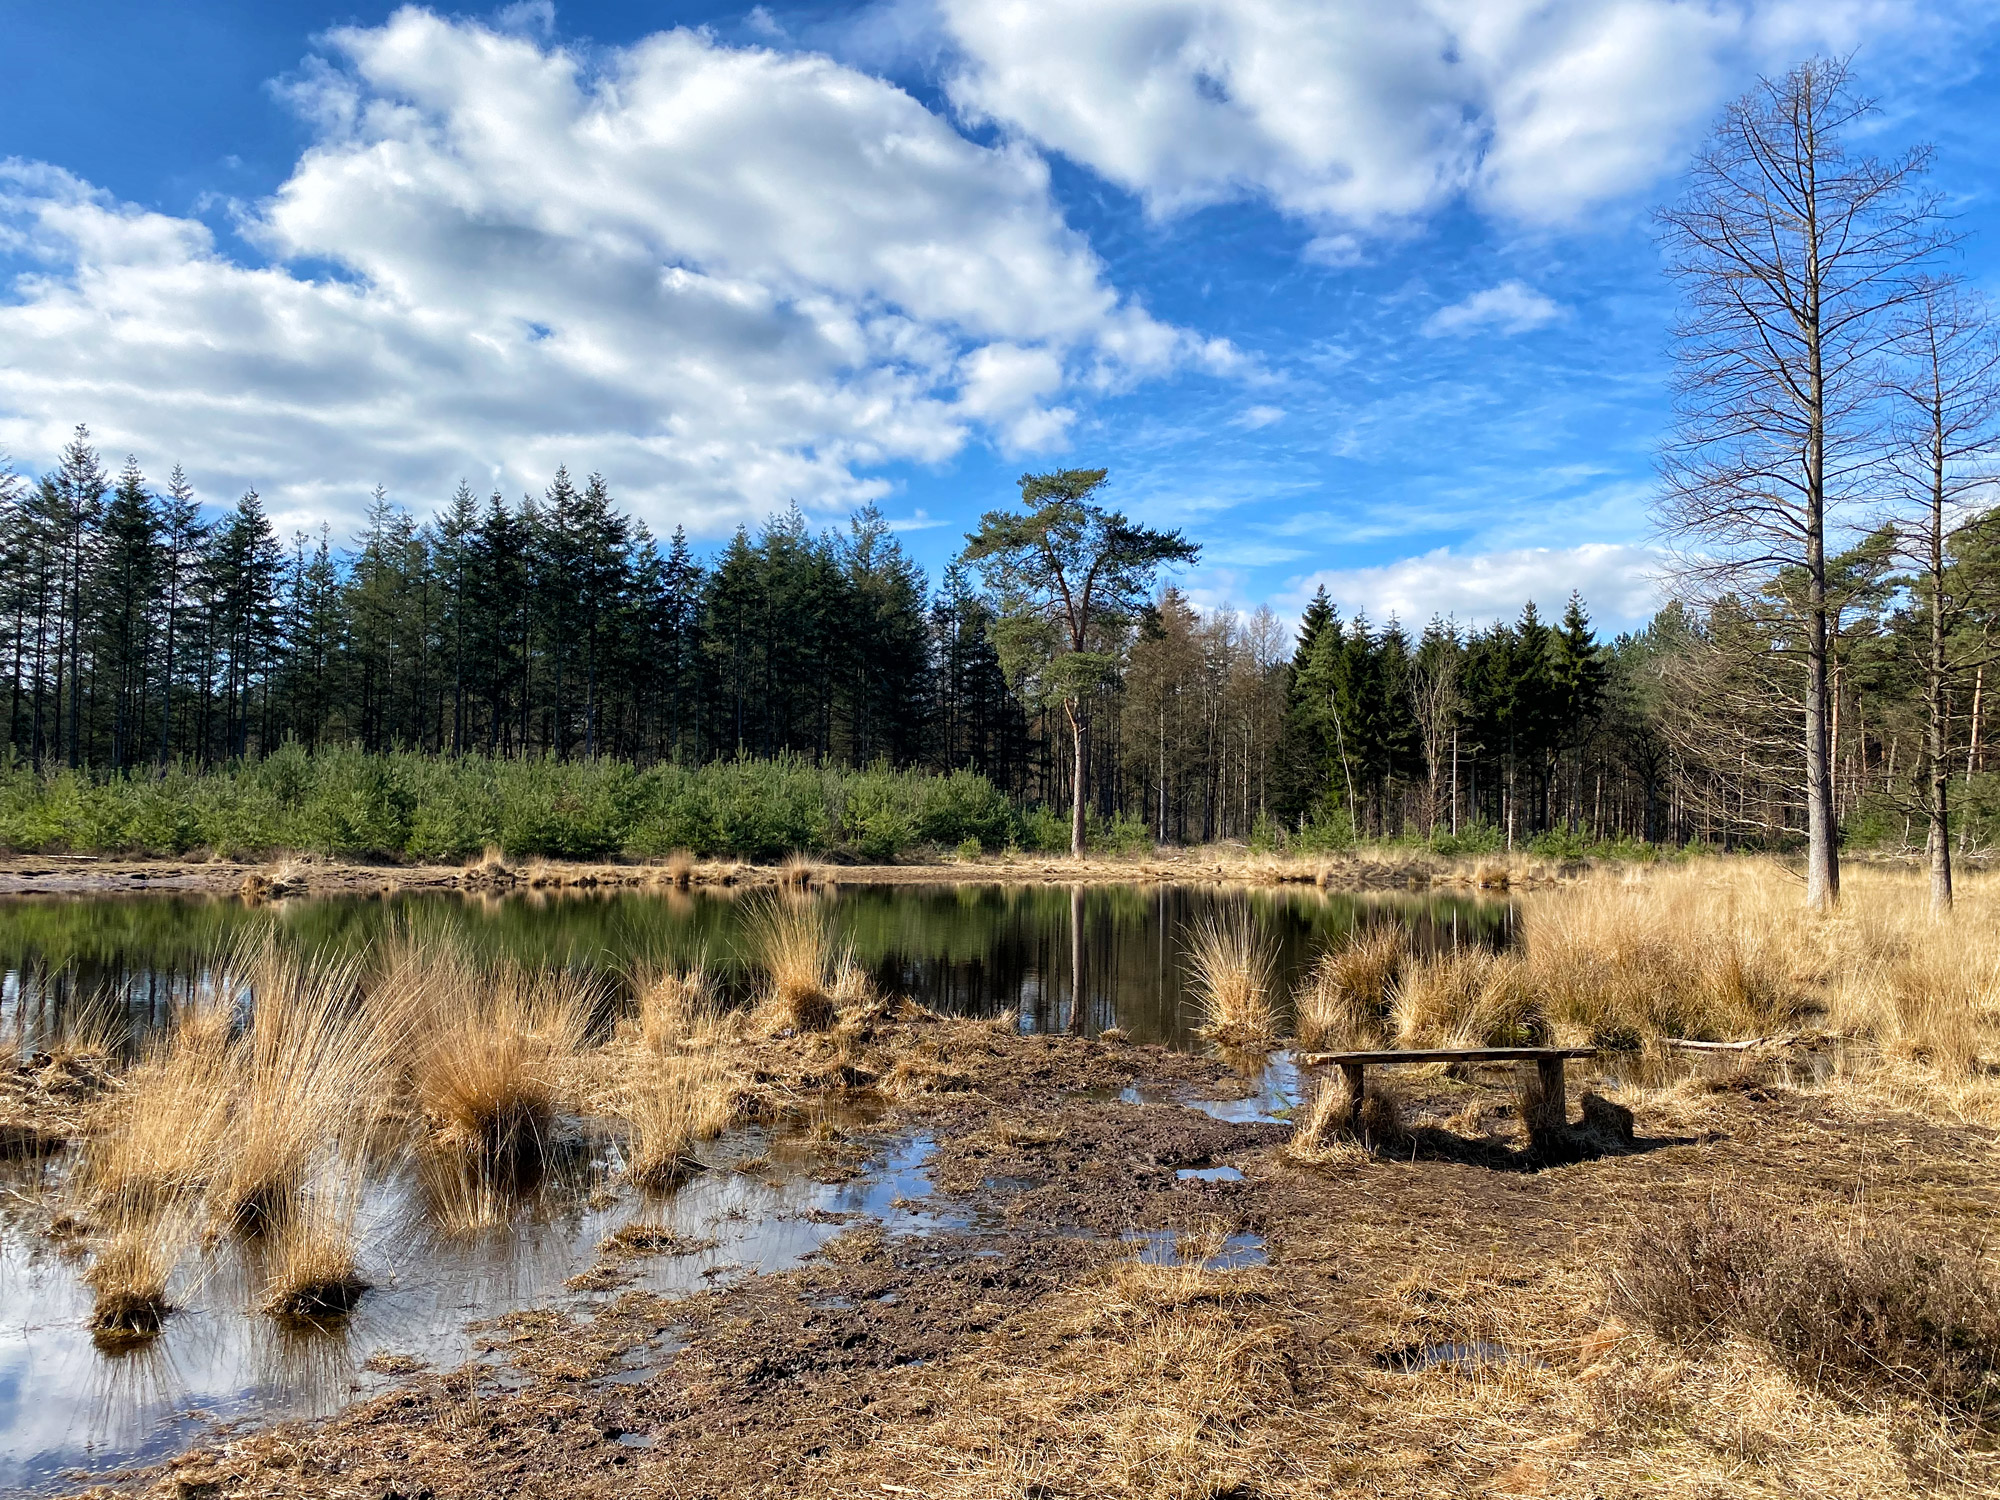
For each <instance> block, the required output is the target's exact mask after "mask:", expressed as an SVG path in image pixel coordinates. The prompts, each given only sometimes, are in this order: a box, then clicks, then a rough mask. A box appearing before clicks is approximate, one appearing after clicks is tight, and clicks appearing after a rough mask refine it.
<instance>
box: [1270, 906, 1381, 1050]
mask: <svg viewBox="0 0 2000 1500" xmlns="http://www.w3.org/2000/svg"><path fill="white" fill-rule="evenodd" d="M1409 958H1410V938H1409V933H1408V932H1407V931H1406V930H1405V929H1404V928H1403V927H1402V925H1401V924H1400V923H1396V922H1382V923H1378V924H1376V925H1375V926H1372V927H1362V928H1357V929H1356V930H1355V931H1354V932H1353V933H1351V934H1349V936H1348V939H1347V941H1346V942H1345V943H1343V944H1341V945H1340V946H1339V947H1338V948H1334V949H1331V950H1329V951H1328V952H1326V953H1323V954H1321V955H1320V957H1319V959H1318V961H1317V962H1316V963H1314V965H1313V967H1312V971H1311V972H1310V973H1309V974H1308V975H1307V976H1306V980H1305V983H1304V984H1302V985H1301V986H1300V987H1299V990H1298V993H1297V994H1296V995H1295V996H1294V997H1293V999H1292V1011H1293V1016H1294V1022H1293V1024H1294V1026H1295V1027H1296V1029H1297V1032H1298V1040H1299V1045H1300V1046H1302V1047H1309V1048H1315V1049H1326V1048H1336V1047H1361V1046H1367V1045H1369V1044H1371V1043H1374V1042H1377V1041H1379V1040H1380V1039H1381V1034H1382V1027H1383V1023H1384V1022H1385V1021H1386V1020H1387V1018H1388V1016H1389V1012H1390V1008H1391V1006H1392V1005H1393V1004H1394V1002H1395V985H1396V980H1397V978H1398V977H1399V976H1400V975H1401V973H1402V971H1403V967H1404V965H1405V964H1407V963H1408V962H1409Z"/></svg>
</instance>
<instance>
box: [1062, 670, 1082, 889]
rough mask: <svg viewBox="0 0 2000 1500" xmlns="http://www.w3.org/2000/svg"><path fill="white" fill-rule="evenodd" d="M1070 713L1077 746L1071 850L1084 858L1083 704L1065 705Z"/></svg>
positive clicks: (1072, 783)
mask: <svg viewBox="0 0 2000 1500" xmlns="http://www.w3.org/2000/svg"><path fill="white" fill-rule="evenodd" d="M1063 707H1064V709H1065V710H1066V711H1067V712H1068V714H1069V731H1070V742H1071V743H1072V744H1073V745H1074V746H1075V747H1076V760H1075V768H1074V769H1075V774H1074V775H1073V776H1072V777H1071V779H1070V788H1069V852H1070V857H1071V858H1072V859H1082V858H1083V778H1084V721H1083V705H1082V704H1080V703H1077V702H1075V701H1070V702H1067V703H1065V704H1064V705H1063Z"/></svg>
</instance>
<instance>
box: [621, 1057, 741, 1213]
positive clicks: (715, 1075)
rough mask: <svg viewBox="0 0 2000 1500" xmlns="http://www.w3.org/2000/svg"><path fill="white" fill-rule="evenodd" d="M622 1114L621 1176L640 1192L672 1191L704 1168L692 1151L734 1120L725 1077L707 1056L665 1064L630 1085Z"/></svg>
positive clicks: (676, 1060)
mask: <svg viewBox="0 0 2000 1500" xmlns="http://www.w3.org/2000/svg"><path fill="white" fill-rule="evenodd" d="M624 1115H625V1122H626V1125H627V1127H628V1128H629V1130H630V1132H631V1133H630V1137H629V1139H628V1141H627V1144H626V1155H625V1172H626V1175H627V1176H628V1177H629V1178H630V1179H631V1180H632V1181H633V1182H636V1183H638V1184H639V1185H640V1186H641V1187H647V1188H656V1189H657V1188H668V1187H672V1186H674V1185H675V1184H677V1183H679V1182H681V1181H682V1180H684V1179H685V1178H687V1177H688V1176H690V1175H691V1174H693V1173H695V1172H700V1171H703V1170H705V1169H706V1164H705V1163H704V1162H702V1161H701V1160H700V1159H699V1158H698V1157H697V1156H696V1155H695V1154H694V1148H695V1147H696V1146H697V1145H699V1144H701V1143H702V1142H704V1141H712V1140H714V1139H715V1138H716V1137H717V1136H718V1135H720V1134H722V1132H723V1131H725V1130H727V1129H728V1128H729V1125H730V1122H731V1120H732V1119H733V1118H734V1115H735V1106H734V1101H733V1099H732V1097H731V1089H730V1081H729V1075H728V1072H727V1070H726V1069H724V1068H723V1067H722V1066H721V1064H720V1062H719V1061H718V1060H717V1059H716V1058H715V1057H713V1056H712V1055H710V1056H701V1055H697V1056H689V1057H673V1058H667V1059H664V1060H662V1061H661V1062H660V1063H659V1064H658V1065H657V1066H656V1067H654V1068H651V1069H649V1070H648V1072H647V1074H646V1076H645V1077H643V1078H642V1079H640V1080H639V1082H638V1083H637V1084H636V1085H635V1086H634V1088H633V1089H632V1091H631V1094H630V1096H629V1097H628V1099H627V1101H626V1104H625V1107H624Z"/></svg>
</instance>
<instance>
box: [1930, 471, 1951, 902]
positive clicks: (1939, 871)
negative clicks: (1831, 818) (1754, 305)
mask: <svg viewBox="0 0 2000 1500" xmlns="http://www.w3.org/2000/svg"><path fill="white" fill-rule="evenodd" d="M1943 448H1944V444H1943V440H1942V434H1938V436H1937V437H1936V439H1935V441H1934V446H1933V447H1932V450H1931V452H1932V466H1931V514H1930V532H1931V534H1930V538H1929V541H1930V556H1929V557H1928V558H1927V559H1925V561H1926V562H1927V563H1928V564H1929V567H1928V569H1927V571H1928V572H1929V573H1930V578H1929V579H1928V580H1927V581H1928V582H1929V584H1930V592H1931V639H1930V660H1929V661H1928V662H1926V663H1925V666H1926V669H1927V670H1926V671H1925V674H1924V678H1925V680H1924V707H1925V709H1926V710H1927V715H1926V716H1927V718H1928V719H1929V721H1930V722H1929V723H1928V725H1927V726H1926V728H1927V730H1928V735H1929V740H1930V744H1929V746H1928V747H1927V748H1928V750H1929V752H1930V765H1929V767H1928V768H1927V769H1928V770H1929V772H1930V783H1931V784H1930V796H1929V797H1927V798H1926V799H1925V800H1926V801H1927V802H1928V803H1929V804H1930V805H1929V807H1928V808H1927V809H1926V811H1927V812H1928V813H1929V815H1930V856H1931V910H1932V912H1934V913H1936V914H1937V915H1939V916H1942V915H1944V914H1945V913H1946V912H1948V911H1950V910H1951V815H1950V805H1949V803H1948V802H1947V800H1946V799H1947V798H1948V797H1949V796H1950V795H1951V766H1950V765H1949V763H1948V757H1949V756H1950V753H1951V750H1950V745H1949V738H1950V733H1951V724H1950V722H1949V718H1950V714H1951V694H1950V684H1949V680H1948V672H1949V667H1950V663H1949V662H1948V661H1947V660H1946V658H1945V618H1944V611H1945V595H1944V569H1945V550H1944V528H1945V519H1944V499H1945V466H1944V454H1943Z"/></svg>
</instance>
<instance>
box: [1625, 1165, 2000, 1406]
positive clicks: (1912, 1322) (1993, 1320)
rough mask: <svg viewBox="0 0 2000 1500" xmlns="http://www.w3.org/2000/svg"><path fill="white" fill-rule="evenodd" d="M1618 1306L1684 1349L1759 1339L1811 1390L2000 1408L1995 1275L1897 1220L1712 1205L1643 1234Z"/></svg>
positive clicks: (1999, 1294) (1998, 1283) (1629, 1257)
mask: <svg viewBox="0 0 2000 1500" xmlns="http://www.w3.org/2000/svg"><path fill="white" fill-rule="evenodd" d="M1612 1302H1613V1306H1614V1308H1615V1309H1616V1310H1617V1311H1619V1312H1621V1313H1623V1314H1624V1315H1626V1316H1628V1317H1631V1318H1633V1319H1634V1320H1636V1321H1638V1322H1640V1323H1643V1324H1645V1325H1646V1326H1648V1327H1650V1328H1651V1329H1652V1330H1653V1331H1655V1332H1656V1333H1658V1334H1660V1335H1661V1336H1662V1337H1664V1338H1667V1339H1669V1340H1672V1341H1674V1342H1676V1343H1679V1344H1681V1345H1683V1346H1686V1347H1689V1348H1702V1347H1705V1346H1708V1345H1712V1344H1714V1343H1715V1342H1716V1341H1717V1340H1719V1339H1720V1338H1722V1337H1724V1336H1726V1335H1729V1334H1735V1335H1737V1336H1739V1337H1743V1338H1746V1339H1749V1340H1751V1341H1753V1342H1755V1343H1759V1344H1762V1345H1763V1346H1764V1347H1766V1348H1767V1349H1768V1350H1770V1352H1771V1353H1772V1354H1773V1355H1774V1356H1775V1357H1776V1358H1777V1359H1778V1361H1779V1362H1780V1363H1781V1364H1782V1365H1784V1366H1785V1367H1786V1368H1787V1369H1788V1370H1789V1371H1790V1372H1791V1374H1792V1375H1793V1377H1794V1378H1795V1379H1797V1380H1798V1381H1800V1383H1801V1384H1803V1385H1806V1386H1808V1387H1814V1388H1818V1387H1826V1388H1830V1389H1832V1390H1833V1391H1835V1392H1836V1393H1838V1394H1840V1395H1842V1396H1845V1397H1848V1398H1860V1399H1867V1398H1870V1397H1889V1398H1895V1399H1904V1400H1912V1399H1914V1400H1922V1401H1925V1402H1928V1403H1930V1404H1932V1405H1934V1406H1936V1407H1938V1408H1939V1409H1940V1410H1942V1411H1943V1412H1944V1413H1946V1414H1947V1415H1949V1416H1952V1417H1956V1418H1960V1419H1964V1420H1968V1421H1984V1420H1988V1419H1990V1418H1991V1417H1993V1416H1994V1415H1995V1414H1996V1413H2000V1368H1996V1362H2000V1280H1996V1279H1995V1277H1994V1276H1993V1274H1992V1272H1991V1271H1990V1270H1989V1269H1988V1268H1987V1267H1986V1266H1985V1265H1983V1264H1982V1263H1981V1262H1980V1261H1979V1260H1977V1259H1974V1258H1973V1257H1971V1256H1968V1255H1964V1254H1962V1253H1955V1252H1949V1251H1946V1250H1942V1249H1939V1248H1937V1247H1935V1246H1931V1245H1925V1244H1921V1243H1919V1242H1917V1241H1916V1240H1914V1239H1912V1238H1911V1237H1909V1236H1908V1235H1905V1234H1903V1233H1901V1232H1900V1231H1898V1230H1896V1229H1894V1228H1893V1227H1888V1226H1869V1225H1865V1224H1863V1223H1860V1222H1859V1221H1857V1222H1854V1223H1852V1224H1849V1225H1845V1226H1838V1227H1833V1228H1827V1227H1822V1226H1816V1225H1794V1224H1779V1223H1774V1222H1772V1221H1771V1219H1770V1218H1769V1217H1768V1216H1767V1215H1762V1214H1755V1213H1751V1212H1747V1211H1741V1210H1736V1209H1732V1208H1727V1207H1723V1206H1720V1205H1718V1204H1716V1203H1713V1202H1711V1203H1709V1204H1707V1205H1704V1206H1702V1207H1700V1208H1697V1209H1694V1210H1692V1211H1684V1212H1678V1213H1672V1214H1667V1215H1663V1216H1662V1217H1660V1218H1658V1219H1656V1220H1654V1221H1653V1222H1651V1223H1649V1224H1647V1225H1645V1226H1643V1227H1642V1228H1640V1229H1639V1230H1638V1231H1637V1233H1636V1234H1635V1235H1634V1236H1633V1238H1632V1241H1631V1245H1630V1247H1629V1249H1628V1250H1627V1252H1626V1257H1625V1262H1624V1264H1623V1265H1622V1266H1621V1267H1620V1268H1619V1269H1618V1271H1617V1272H1616V1273H1615V1275H1614V1277H1613V1293H1612Z"/></svg>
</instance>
